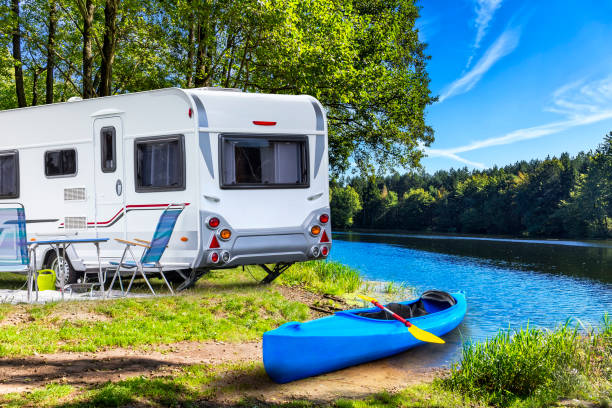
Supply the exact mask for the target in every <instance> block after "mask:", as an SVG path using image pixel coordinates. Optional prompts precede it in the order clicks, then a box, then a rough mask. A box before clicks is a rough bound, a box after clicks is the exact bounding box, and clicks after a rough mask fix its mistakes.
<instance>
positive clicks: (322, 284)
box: [277, 261, 364, 295]
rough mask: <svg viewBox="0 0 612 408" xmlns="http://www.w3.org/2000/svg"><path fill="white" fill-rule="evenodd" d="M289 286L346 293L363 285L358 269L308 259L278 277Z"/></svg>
mask: <svg viewBox="0 0 612 408" xmlns="http://www.w3.org/2000/svg"><path fill="white" fill-rule="evenodd" d="M277 281H278V283H280V284H284V285H288V286H305V287H307V288H308V289H310V290H312V291H314V292H317V293H328V294H332V295H344V294H347V293H353V292H356V291H357V290H359V289H360V288H361V287H362V286H363V283H364V281H363V278H362V277H361V275H360V273H359V271H358V270H356V269H354V268H351V267H350V266H347V265H343V264H341V263H339V262H335V261H308V262H300V263H297V264H295V265H293V266H292V267H291V268H289V269H288V270H287V271H285V272H284V273H283V274H282V275H281V276H280V277H279V278H278V279H277Z"/></svg>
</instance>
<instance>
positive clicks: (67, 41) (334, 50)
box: [0, 0, 435, 173]
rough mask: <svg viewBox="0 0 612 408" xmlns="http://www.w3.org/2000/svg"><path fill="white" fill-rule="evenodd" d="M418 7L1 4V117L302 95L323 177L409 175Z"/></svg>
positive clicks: (143, 0) (122, 0)
mask: <svg viewBox="0 0 612 408" xmlns="http://www.w3.org/2000/svg"><path fill="white" fill-rule="evenodd" d="M415 3H416V0H309V1H302V0H240V1H234V0H205V1H204V0H176V1H165V0H69V1H60V0H2V1H0V109H8V108H16V107H25V106H31V105H40V104H45V103H53V102H62V101H66V100H68V99H69V98H70V97H73V96H80V97H82V98H95V97H100V96H108V95H115V94H122V93H128V92H137V91H145V90H151V89H159V88H167V87H173V86H177V87H182V88H192V87H210V86H216V87H226V88H228V87H229V88H239V89H241V90H243V91H247V92H264V93H289V94H308V95H312V96H314V97H316V98H317V99H319V100H320V101H321V103H322V104H323V105H324V106H325V108H326V110H327V113H328V124H329V136H330V138H329V146H330V165H331V167H332V170H333V171H335V172H336V173H341V172H342V171H343V170H346V168H347V167H349V165H350V164H351V163H357V164H358V165H360V166H361V167H363V168H366V167H368V166H371V165H372V163H373V162H375V163H376V165H377V166H383V167H385V166H386V167H393V166H401V167H411V166H415V165H418V163H419V159H420V158H421V157H422V151H421V149H419V148H417V146H419V145H421V144H425V145H428V144H430V143H431V142H432V141H433V130H432V129H431V127H429V126H428V125H427V124H426V122H425V115H424V112H425V109H426V107H427V106H428V105H429V104H431V103H432V102H433V101H435V98H434V97H433V96H432V95H431V92H430V90H429V76H428V74H427V70H426V68H427V59H428V58H429V57H428V56H427V55H426V54H425V44H423V43H422V42H421V41H420V40H419V33H418V29H417V28H416V20H417V18H418V17H419V8H418V6H417V5H416V4H415Z"/></svg>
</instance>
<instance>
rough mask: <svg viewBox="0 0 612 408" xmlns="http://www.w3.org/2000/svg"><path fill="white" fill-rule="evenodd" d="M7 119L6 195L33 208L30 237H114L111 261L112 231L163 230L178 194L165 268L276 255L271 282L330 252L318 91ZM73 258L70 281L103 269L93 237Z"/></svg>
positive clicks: (93, 102) (141, 101)
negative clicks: (163, 216) (165, 216)
mask: <svg viewBox="0 0 612 408" xmlns="http://www.w3.org/2000/svg"><path fill="white" fill-rule="evenodd" d="M0 124H1V127H2V129H3V135H2V137H1V138H0V203H1V202H7V201H12V202H14V201H18V202H20V203H22V204H23V205H24V206H25V208H26V216H27V229H28V239H33V240H37V239H38V240H42V239H49V237H50V236H58V237H60V236H66V235H68V236H72V237H75V238H94V237H98V238H110V240H109V241H108V243H106V244H103V245H102V246H101V259H102V262H103V264H108V262H109V261H111V260H117V259H118V258H120V257H121V255H122V252H123V249H124V245H123V244H121V243H119V242H116V241H115V240H114V239H113V238H121V239H128V240H131V239H134V238H141V239H150V237H151V236H152V234H153V231H154V230H155V226H156V223H157V220H158V218H159V216H160V214H161V212H162V211H163V210H164V209H165V208H166V207H167V206H168V204H170V203H178V204H184V205H185V209H184V210H183V213H182V214H181V215H180V217H179V219H178V222H177V224H176V226H175V229H174V232H173V234H172V237H171V239H170V242H169V244H168V248H167V250H166V252H165V253H164V256H163V258H162V264H163V265H164V269H169V270H176V271H179V272H178V274H180V275H182V276H185V275H186V274H185V272H186V271H190V273H191V278H192V279H191V280H192V281H193V280H194V279H197V277H198V276H199V275H201V273H202V272H204V271H206V270H209V269H218V268H226V267H234V266H238V265H264V264H276V265H277V267H276V268H275V269H274V270H271V271H270V270H269V272H272V274H271V275H270V277H269V278H268V280H270V279H271V278H274V277H275V276H276V275H277V274H278V273H279V272H281V271H282V270H283V268H286V267H287V265H290V264H291V263H294V262H299V261H305V260H309V259H316V258H324V257H326V256H327V254H328V253H329V249H330V245H331V230H330V220H329V212H330V209H329V191H328V155H327V154H328V152H327V124H326V118H325V115H324V110H323V109H322V107H321V105H320V104H319V102H318V101H317V100H315V99H314V98H312V97H310V96H290V95H265V94H251V93H242V92H239V91H233V90H225V89H210V88H200V89H187V90H183V89H176V88H170V89H162V90H156V91H149V92H140V93H133V94H127V95H118V96H111V97H104V98H96V99H89V100H79V101H73V102H66V103H58V104H52V105H43V106H35V107H30V108H22V109H14V110H9V111H4V112H0ZM313 227H314V228H313ZM317 227H318V228H317ZM223 230H228V231H229V233H228V232H227V231H226V232H224V233H223V234H221V231H223ZM228 235H229V237H228ZM55 258H56V255H55V252H54V251H51V250H50V249H48V248H47V249H45V248H42V247H41V248H39V249H38V253H37V254H36V259H37V265H39V266H40V265H43V266H45V267H50V266H52V265H53V264H54V262H57V261H56V259H55ZM66 258H67V260H68V261H69V262H68V264H69V266H70V268H69V271H68V273H69V276H66V281H67V282H75V281H76V280H77V279H79V277H80V276H82V274H83V272H84V271H85V270H86V269H90V268H91V269H93V268H97V257H96V253H95V248H94V247H93V246H91V248H90V247H89V246H87V245H82V246H78V247H74V246H71V247H69V249H68V250H67V254H66ZM264 267H265V266H264Z"/></svg>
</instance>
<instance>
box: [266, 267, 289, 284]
mask: <svg viewBox="0 0 612 408" xmlns="http://www.w3.org/2000/svg"><path fill="white" fill-rule="evenodd" d="M291 265H293V263H277V264H276V265H274V268H272V269H270V268H268V267H267V266H266V265H259V266H261V269H263V270H264V271H266V272H267V273H268V274H267V275H266V277H265V278H263V279H262V280H261V283H263V284H268V283H271V282H272V281H273V280H274V279H276V278H278V277H279V276H280V274H281V273H283V272H285V271H286V270H287V269H289V267H291Z"/></svg>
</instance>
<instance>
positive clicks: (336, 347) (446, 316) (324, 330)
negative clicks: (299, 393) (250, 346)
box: [263, 291, 467, 383]
mask: <svg viewBox="0 0 612 408" xmlns="http://www.w3.org/2000/svg"><path fill="white" fill-rule="evenodd" d="M387 307H388V308H389V309H391V310H392V311H393V312H395V313H397V314H399V315H400V316H402V317H404V318H405V319H408V320H409V321H410V322H411V323H413V324H415V325H416V326H417V327H419V328H421V329H423V330H425V331H428V332H430V333H433V334H435V335H436V336H443V335H444V334H446V333H448V332H450V331H451V330H453V329H454V328H455V327H457V326H458V325H459V323H461V321H462V320H463V318H464V316H465V313H466V310H467V304H466V301H465V295H464V294H463V293H462V292H457V293H452V294H449V293H446V292H441V291H427V292H425V293H423V294H422V295H421V297H420V298H419V299H416V300H411V301H407V302H400V303H390V304H388V305H387ZM421 344H423V342H422V341H420V340H417V339H416V338H414V336H413V335H412V334H410V333H409V332H408V329H407V328H406V326H404V324H403V323H401V322H399V321H397V320H395V319H394V318H393V317H391V316H389V315H388V314H386V313H385V312H383V311H382V310H380V309H378V308H376V307H374V308H365V309H353V310H345V311H341V312H336V313H335V314H334V315H332V316H327V317H323V318H320V319H316V320H311V321H309V322H304V323H299V322H289V323H285V324H284V325H282V326H280V327H278V328H277V329H275V330H270V331H268V332H265V333H264V335H263V361H264V366H265V368H266V372H267V373H268V375H269V376H270V378H272V379H273V380H274V381H276V382H278V383H286V382H289V381H294V380H298V379H300V378H305V377H310V376H313V375H318V374H322V373H327V372H329V371H334V370H339V369H341V368H345V367H349V366H353V365H356V364H361V363H365V362H368V361H372V360H376V359H379V358H384V357H388V356H391V355H393V354H397V353H401V352H402V351H405V350H408V349H409V348H412V347H415V346H418V345H421ZM438 346H440V347H444V346H443V345H438Z"/></svg>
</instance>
